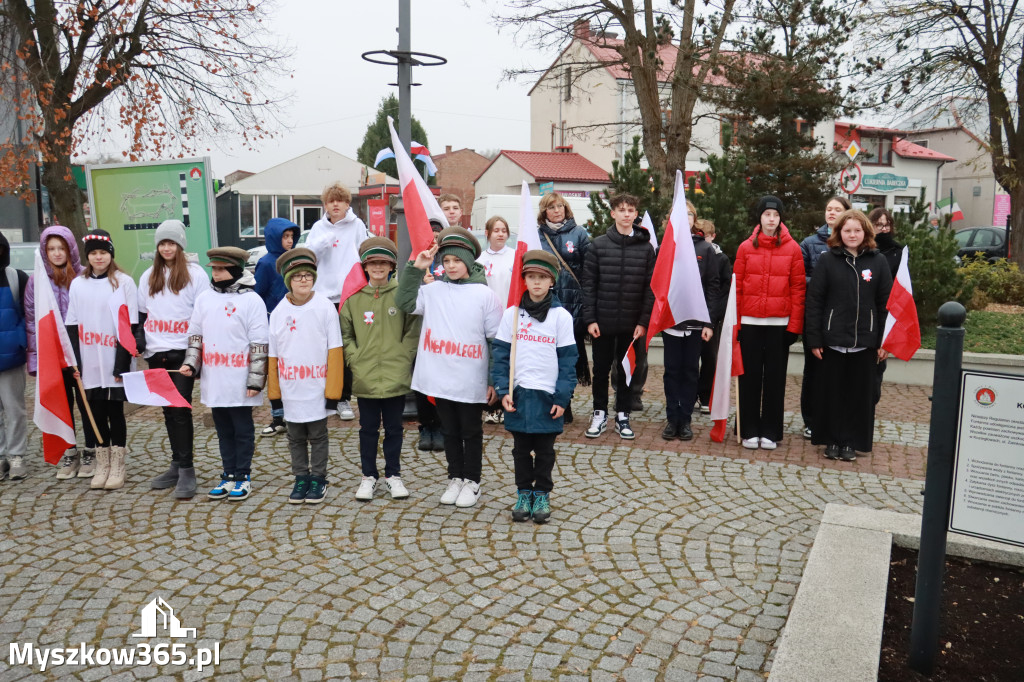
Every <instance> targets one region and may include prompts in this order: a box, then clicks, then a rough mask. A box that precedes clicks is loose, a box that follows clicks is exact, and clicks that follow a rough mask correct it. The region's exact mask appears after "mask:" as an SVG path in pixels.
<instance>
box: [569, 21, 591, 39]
mask: <svg viewBox="0 0 1024 682" xmlns="http://www.w3.org/2000/svg"><path fill="white" fill-rule="evenodd" d="M572 35H573V38H579V39H580V40H587V39H588V38H590V21H588V20H587V19H580V20H579V21H577V22H576V23H575V24H573V27H572Z"/></svg>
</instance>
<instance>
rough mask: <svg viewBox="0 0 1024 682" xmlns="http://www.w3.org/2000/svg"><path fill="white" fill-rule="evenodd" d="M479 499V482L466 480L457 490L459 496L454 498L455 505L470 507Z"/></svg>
mask: <svg viewBox="0 0 1024 682" xmlns="http://www.w3.org/2000/svg"><path fill="white" fill-rule="evenodd" d="M479 499H480V484H479V483H476V482H475V481H466V483H465V484H464V485H463V486H462V490H460V491H459V497H458V499H457V500H455V506H456V507H463V508H465V507H472V506H473V505H474V504H476V501H477V500H479Z"/></svg>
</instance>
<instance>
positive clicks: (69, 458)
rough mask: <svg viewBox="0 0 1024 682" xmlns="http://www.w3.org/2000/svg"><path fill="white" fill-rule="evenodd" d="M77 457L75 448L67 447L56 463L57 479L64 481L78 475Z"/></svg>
mask: <svg viewBox="0 0 1024 682" xmlns="http://www.w3.org/2000/svg"><path fill="white" fill-rule="evenodd" d="M79 457H80V455H79V454H78V449H77V448H68V449H67V450H65V451H64V455H63V456H62V457H61V458H60V463H59V464H58V465H57V480H59V481H64V480H67V479H69V478H74V477H75V476H77V475H78V468H79V461H80V460H79Z"/></svg>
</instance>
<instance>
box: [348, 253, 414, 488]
mask: <svg viewBox="0 0 1024 682" xmlns="http://www.w3.org/2000/svg"><path fill="white" fill-rule="evenodd" d="M359 258H360V260H361V261H362V264H363V270H364V271H365V272H366V276H367V278H368V279H369V282H368V283H367V285H366V286H365V287H363V288H362V289H360V290H359V291H357V292H356V293H354V294H352V295H351V296H349V297H348V298H347V299H346V300H345V303H344V304H342V306H341V312H340V313H339V316H340V318H341V335H342V338H343V339H344V340H345V348H346V349H347V352H346V355H347V359H348V365H349V367H350V368H351V370H352V395H354V396H355V397H356V398H358V399H359V459H360V461H361V464H362V479H361V480H360V482H359V489H358V490H357V491H356V499H357V500H360V501H363V502H366V501H368V500H371V499H373V491H374V489H375V488H376V486H377V481H378V479H379V478H380V471H379V470H378V469H377V444H378V442H379V439H380V427H381V424H382V423H383V425H384V445H383V451H384V483H385V484H387V488H388V492H390V493H391V498H392V499H396V500H397V499H403V498H406V497H408V496H409V491H408V490H407V489H406V487H405V484H404V483H403V482H402V476H401V474H402V470H401V462H400V461H399V455H400V454H401V451H402V411H403V409H404V407H405V395H406V394H407V393H408V392H409V383H410V379H411V375H412V361H413V358H415V357H416V341H417V339H418V338H419V334H420V318H418V317H416V316H414V315H407V314H406V313H405V312H403V311H401V310H399V309H398V307H397V305H396V304H395V294H396V293H397V292H398V282H397V281H396V280H395V279H394V278H393V277H392V275H393V274H394V272H395V267H396V266H397V265H398V247H397V246H395V243H394V242H393V241H391V240H390V239H386V238H384V237H371V238H369V239H367V240H366V241H364V242H363V243H362V244H361V245H360V247H359Z"/></svg>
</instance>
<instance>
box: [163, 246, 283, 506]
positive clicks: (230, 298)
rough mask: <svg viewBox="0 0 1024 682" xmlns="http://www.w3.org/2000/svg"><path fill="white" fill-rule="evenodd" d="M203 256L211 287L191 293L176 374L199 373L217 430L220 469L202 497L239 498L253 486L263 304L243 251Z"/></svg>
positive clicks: (263, 362) (262, 380) (263, 364)
mask: <svg viewBox="0 0 1024 682" xmlns="http://www.w3.org/2000/svg"><path fill="white" fill-rule="evenodd" d="M206 257H207V258H209V259H210V269H212V270H213V277H212V282H211V284H212V286H211V288H209V289H207V290H206V291H204V292H203V293H201V294H199V296H197V297H196V303H195V308H193V310H192V319H191V320H190V321H189V325H188V348H187V349H186V351H185V360H184V362H183V363H182V365H181V373H182V374H184V375H185V376H187V377H188V376H193V375H194V376H199V374H200V372H202V380H201V381H200V388H201V390H200V397H201V400H202V401H203V404H204V405H206V406H207V407H209V408H211V409H210V413H211V416H212V417H213V424H214V426H215V427H216V429H217V441H218V443H219V445H220V458H221V464H223V466H224V473H223V474H222V475H221V481H220V484H219V485H217V486H216V487H215V488H214V489H213V490H211V491H210V492H209V493H208V495H207V496H208V497H209V498H210V499H212V500H222V499H225V498H227V499H228V500H231V501H240V500H244V499H246V498H247V497H249V493H250V492H251V491H252V483H251V479H250V475H251V473H252V456H253V452H254V451H255V449H256V428H255V426H254V425H253V421H252V408H253V407H255V406H257V405H261V404H263V396H262V395H261V392H262V391H263V387H264V386H265V385H266V383H267V344H268V342H269V341H270V335H269V330H268V327H267V306H266V305H265V304H264V303H263V299H262V298H260V297H259V294H257V293H256V292H255V291H253V290H252V287H253V285H254V284H255V280H253V277H252V275H251V274H250V273H248V272H246V271H245V263H246V261H247V260H248V258H249V254H248V252H246V251H245V250H243V249H240V248H238V247H237V246H222V247H219V248H216V249H210V250H209V251H207V252H206Z"/></svg>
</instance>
